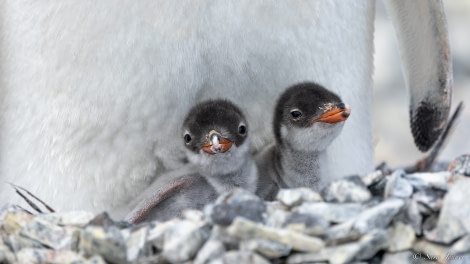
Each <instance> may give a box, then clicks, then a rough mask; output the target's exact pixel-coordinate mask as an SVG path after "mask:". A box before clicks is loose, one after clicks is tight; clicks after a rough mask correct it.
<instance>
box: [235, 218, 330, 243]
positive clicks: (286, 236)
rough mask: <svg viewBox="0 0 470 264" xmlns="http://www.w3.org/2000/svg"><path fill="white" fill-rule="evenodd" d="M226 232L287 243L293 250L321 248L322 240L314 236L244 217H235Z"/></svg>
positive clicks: (244, 237)
mask: <svg viewBox="0 0 470 264" xmlns="http://www.w3.org/2000/svg"><path fill="white" fill-rule="evenodd" d="M227 232H228V233H229V234H230V235H231V236H233V237H237V238H239V239H253V238H264V239H271V240H274V241H277V242H279V243H284V244H289V245H291V246H292V249H293V250H297V251H307V252H316V251H319V250H320V249H322V248H323V246H324V242H323V241H322V240H321V239H319V238H316V237H311V236H307V235H304V234H302V233H299V232H296V231H289V230H285V229H275V228H271V227H266V226H263V225H261V224H258V223H255V222H251V221H249V220H246V219H244V218H241V217H240V218H236V219H235V220H234V222H233V223H232V225H230V226H229V227H228V228H227Z"/></svg>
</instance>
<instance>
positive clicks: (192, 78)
mask: <svg viewBox="0 0 470 264" xmlns="http://www.w3.org/2000/svg"><path fill="white" fill-rule="evenodd" d="M386 3H387V5H388V6H389V10H390V11H391V12H390V14H391V17H392V20H393V22H394V24H395V26H396V30H397V36H398V40H399V44H400V45H399V46H400V49H401V51H402V61H403V63H404V72H405V77H406V80H407V85H408V87H409V90H410V98H411V103H410V113H411V127H412V131H413V134H414V137H415V139H416V143H417V145H418V147H419V148H420V149H422V150H426V149H428V148H429V147H430V146H431V145H432V144H433V142H434V140H435V139H436V138H437V137H438V135H439V132H440V130H441V127H442V125H443V124H444V123H445V120H446V118H447V115H448V109H449V104H450V94H451V91H450V89H451V81H452V74H451V64H450V51H449V47H448V38H447V29H446V20H445V15H444V12H443V6H442V2H441V1H427V0H416V1H391V0H390V1H388V0H387V1H386ZM374 13H375V2H374V1H356V0H335V1H332V0H318V1H300V0H299V1H276V2H265V1H250V0H234V1H182V2H181V1H180V2H178V3H175V2H173V1H153V0H152V1H150V0H146V1H139V2H134V1H126V2H121V1H120V2H116V1H113V0H104V1H99V2H96V1H77V2H54V1H51V2H42V1H40V2H38V1H33V0H24V1H11V2H8V1H7V2H2V3H1V4H0V16H1V17H2V24H1V26H0V36H1V37H0V48H1V49H0V108H1V109H0V110H1V111H0V182H13V183H16V184H18V185H21V186H24V187H25V188H27V189H28V190H30V191H31V192H33V193H34V194H36V195H37V196H39V197H42V198H43V199H44V200H45V201H47V202H49V203H50V204H51V206H54V208H56V209H57V210H72V209H84V210H91V211H94V212H99V211H102V210H107V211H111V212H112V211H113V209H114V208H116V207H118V206H120V205H122V204H124V203H126V202H127V201H129V200H130V199H131V197H134V196H135V195H136V194H137V193H139V192H140V191H141V190H143V189H144V188H145V187H146V186H147V185H148V184H149V183H150V182H151V181H152V180H153V179H154V178H155V177H158V175H160V174H161V173H163V172H164V171H167V170H170V169H176V168H178V167H180V166H181V165H182V164H183V163H184V161H185V157H184V154H183V153H184V152H183V151H181V149H179V148H180V147H179V146H180V144H179V143H180V141H179V140H180V138H179V137H178V136H175V133H176V131H177V129H178V127H179V124H180V122H181V120H182V119H183V116H184V115H185V114H186V112H187V111H188V110H189V108H190V107H191V106H192V105H194V104H195V103H196V102H199V101H202V100H205V99H207V98H214V97H226V98H229V99H230V100H231V101H233V102H234V103H235V104H237V105H239V106H240V107H241V108H242V110H243V111H244V112H246V113H247V119H248V122H249V123H250V124H251V125H252V130H251V131H252V133H251V136H252V143H253V144H252V145H253V146H254V151H257V150H259V149H261V148H263V147H264V146H265V145H266V144H269V143H270V142H271V141H272V140H273V135H272V133H271V126H270V122H271V120H272V116H271V115H272V113H271V112H272V111H271V110H270V109H271V108H272V105H273V104H274V102H275V100H276V98H277V97H278V96H279V95H280V94H281V93H282V91H283V89H284V88H285V87H287V86H290V85H292V84H294V83H299V82H302V81H305V80H315V81H316V82H318V83H321V84H322V85H324V86H325V87H328V88H329V89H330V90H331V91H332V92H334V93H336V94H338V95H339V96H341V98H342V99H343V100H344V101H346V102H348V103H349V104H350V105H351V108H353V109H354V114H353V115H351V117H350V118H349V120H348V122H347V124H345V126H344V130H343V131H342V133H341V135H340V136H339V137H338V138H337V139H336V140H335V141H334V142H333V143H332V146H331V148H330V149H329V151H328V159H327V160H328V162H327V163H328V168H329V175H330V176H331V177H341V176H343V175H347V174H353V173H366V172H369V171H371V170H372V169H373V167H374V164H373V144H372V133H371V121H370V119H371V114H370V113H371V111H373V109H371V97H372V95H371V94H372V90H371V89H372V74H373V53H374V48H373V31H374V26H373V25H374ZM377 67H381V65H377ZM404 122H405V121H404ZM13 196H14V195H13V192H12V191H11V190H10V187H9V186H8V185H7V184H0V201H2V202H7V201H8V202H16V201H15V200H13V199H12V197H13Z"/></svg>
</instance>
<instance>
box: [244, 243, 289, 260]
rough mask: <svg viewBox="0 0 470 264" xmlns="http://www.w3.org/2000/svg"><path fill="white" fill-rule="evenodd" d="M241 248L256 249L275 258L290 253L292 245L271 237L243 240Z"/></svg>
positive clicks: (266, 255) (270, 257) (269, 257)
mask: <svg viewBox="0 0 470 264" xmlns="http://www.w3.org/2000/svg"><path fill="white" fill-rule="evenodd" d="M240 249H241V250H246V251H256V252H258V253H260V254H261V255H263V256H265V257H266V258H268V259H273V258H280V257H283V256H287V255H289V253H290V252H291V250H292V246H291V245H288V244H284V243H280V242H277V241H274V240H270V239H250V240H243V241H241V242H240Z"/></svg>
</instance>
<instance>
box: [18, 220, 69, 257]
mask: <svg viewBox="0 0 470 264" xmlns="http://www.w3.org/2000/svg"><path fill="white" fill-rule="evenodd" d="M75 230H76V229H74V228H65V227H60V226H57V225H54V224H51V223H50V222H48V221H46V220H45V219H43V218H39V217H36V218H34V219H33V220H32V221H30V222H29V223H27V224H26V225H24V226H23V227H22V228H21V230H20V234H21V235H22V236H24V237H28V238H30V239H33V240H35V241H37V242H39V243H41V244H43V245H45V246H48V247H49V248H52V249H56V250H60V249H72V245H73V244H72V243H73V239H72V233H73V232H75Z"/></svg>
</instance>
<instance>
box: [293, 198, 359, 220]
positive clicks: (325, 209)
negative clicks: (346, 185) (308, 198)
mask: <svg viewBox="0 0 470 264" xmlns="http://www.w3.org/2000/svg"><path fill="white" fill-rule="evenodd" d="M363 210H364V208H363V207H362V206H361V205H360V204H355V203H340V204H336V203H323V202H319V203H304V204H302V205H300V206H298V207H296V208H294V209H293V212H298V213H302V214H313V215H318V216H321V217H323V218H325V219H327V220H328V221H330V222H332V223H342V222H345V221H348V220H351V219H352V218H354V217H356V216H358V215H359V214H360V213H361V212H362V211H363Z"/></svg>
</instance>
